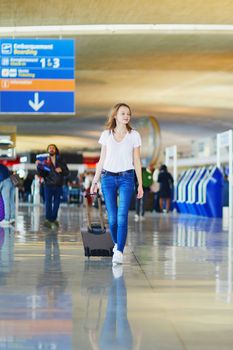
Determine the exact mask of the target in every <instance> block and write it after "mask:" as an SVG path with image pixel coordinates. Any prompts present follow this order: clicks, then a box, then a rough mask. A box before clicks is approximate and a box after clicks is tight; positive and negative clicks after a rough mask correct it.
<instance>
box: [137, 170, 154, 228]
mask: <svg viewBox="0 0 233 350" xmlns="http://www.w3.org/2000/svg"><path fill="white" fill-rule="evenodd" d="M152 184H153V167H152V165H148V167H146V168H143V169H142V186H143V197H142V198H140V199H138V198H136V205H135V207H136V214H135V217H134V219H135V221H138V220H139V219H140V220H144V214H145V209H146V203H147V200H148V194H149V192H150V187H151V185H152ZM151 210H153V208H151Z"/></svg>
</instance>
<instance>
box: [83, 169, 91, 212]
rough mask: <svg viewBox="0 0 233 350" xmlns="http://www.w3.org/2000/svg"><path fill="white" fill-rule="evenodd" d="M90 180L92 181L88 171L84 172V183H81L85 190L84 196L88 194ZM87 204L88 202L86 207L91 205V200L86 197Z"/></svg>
mask: <svg viewBox="0 0 233 350" xmlns="http://www.w3.org/2000/svg"><path fill="white" fill-rule="evenodd" d="M92 180H93V175H92V173H91V172H90V171H87V172H85V178H84V182H83V187H84V189H85V193H86V194H89V193H90V189H91V184H92ZM87 202H88V205H92V199H91V197H90V196H88V197H87Z"/></svg>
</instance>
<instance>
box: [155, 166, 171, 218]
mask: <svg viewBox="0 0 233 350" xmlns="http://www.w3.org/2000/svg"><path fill="white" fill-rule="evenodd" d="M158 183H159V185H160V186H159V206H160V210H161V212H163V204H164V201H165V202H166V212H167V213H168V212H169V210H170V207H171V197H172V189H173V183H174V180H173V177H172V175H171V174H170V173H169V172H168V170H167V166H166V165H165V164H163V165H161V167H160V169H159V176H158Z"/></svg>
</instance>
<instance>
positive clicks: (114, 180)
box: [101, 171, 134, 253]
mask: <svg viewBox="0 0 233 350" xmlns="http://www.w3.org/2000/svg"><path fill="white" fill-rule="evenodd" d="M101 188H102V192H103V195H104V201H105V205H106V208H107V212H108V223H109V228H110V232H111V236H112V240H113V242H114V243H116V244H117V249H118V250H119V251H121V252H122V253H123V250H124V247H125V243H126V238H127V231H128V211H129V207H130V203H131V197H132V194H133V192H134V171H131V172H122V173H121V175H117V176H115V175H109V174H108V172H106V173H102V175H101ZM118 195H119V198H118Z"/></svg>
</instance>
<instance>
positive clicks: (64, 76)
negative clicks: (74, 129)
mask: <svg viewBox="0 0 233 350" xmlns="http://www.w3.org/2000/svg"><path fill="white" fill-rule="evenodd" d="M0 113H11V114H12V113H19V114H24V113H27V114H44V113H46V114H49V113H56V114H60V113H62V114H67V113H69V114H74V113H75V45H74V40H73V39H68V40H61V39H57V40H54V39H37V40H33V39H1V40H0Z"/></svg>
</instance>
